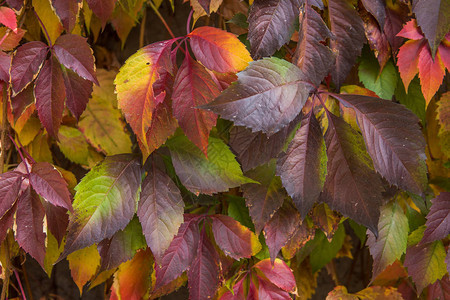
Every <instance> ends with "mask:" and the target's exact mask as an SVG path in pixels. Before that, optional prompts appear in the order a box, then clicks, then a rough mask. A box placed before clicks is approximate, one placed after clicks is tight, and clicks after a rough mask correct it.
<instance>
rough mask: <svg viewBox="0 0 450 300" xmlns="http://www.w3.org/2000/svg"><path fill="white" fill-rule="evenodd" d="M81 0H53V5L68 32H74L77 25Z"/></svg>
mask: <svg viewBox="0 0 450 300" xmlns="http://www.w3.org/2000/svg"><path fill="white" fill-rule="evenodd" d="M80 2H81V1H80V0H52V6H53V8H54V9H55V11H56V14H57V15H58V17H59V19H60V20H61V23H62V25H63V26H64V29H65V30H66V31H67V32H72V30H73V28H74V27H75V24H76V22H77V17H78V13H79V11H80V7H81V4H80Z"/></svg>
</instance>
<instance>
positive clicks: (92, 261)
mask: <svg viewBox="0 0 450 300" xmlns="http://www.w3.org/2000/svg"><path fill="white" fill-rule="evenodd" d="M67 260H68V261H69V268H70V274H71V275H72V279H73V281H75V284H76V285H77V287H78V290H79V291H80V295H82V293H83V286H84V285H85V284H86V283H87V282H88V281H89V280H90V279H91V278H92V276H94V275H95V273H96V271H97V268H98V266H99V265H100V255H99V254H98V252H97V247H95V245H92V246H90V247H86V248H83V249H80V250H77V251H75V252H73V253H71V254H70V255H69V256H68V257H67Z"/></svg>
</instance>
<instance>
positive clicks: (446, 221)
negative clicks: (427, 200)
mask: <svg viewBox="0 0 450 300" xmlns="http://www.w3.org/2000/svg"><path fill="white" fill-rule="evenodd" d="M431 203H432V205H431V208H430V212H429V213H428V215H427V222H426V223H425V225H427V229H425V232H424V233H423V238H422V240H421V243H429V242H433V241H436V240H442V239H444V238H446V237H447V236H448V235H449V234H450V193H449V192H441V193H440V194H439V196H437V197H436V198H434V199H433V200H431Z"/></svg>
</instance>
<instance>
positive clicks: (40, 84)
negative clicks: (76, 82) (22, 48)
mask: <svg viewBox="0 0 450 300" xmlns="http://www.w3.org/2000/svg"><path fill="white" fill-rule="evenodd" d="M34 95H35V97H36V109H37V111H38V115H39V119H40V120H41V123H42V125H44V127H45V129H46V130H47V132H48V133H49V134H50V135H51V136H53V137H56V136H57V135H58V129H59V126H60V124H61V121H62V117H63V110H64V99H65V98H66V92H65V89H64V80H63V77H62V71H61V68H60V66H59V64H58V62H57V61H56V59H55V58H54V57H53V56H52V57H51V58H50V59H49V60H47V61H46V62H45V64H44V66H43V67H42V70H41V72H40V74H39V77H38V79H37V80H36V84H35V86H34Z"/></svg>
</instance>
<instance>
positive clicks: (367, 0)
mask: <svg viewBox="0 0 450 300" xmlns="http://www.w3.org/2000/svg"><path fill="white" fill-rule="evenodd" d="M362 3H363V4H364V8H365V9H367V11H368V12H370V13H371V14H372V16H374V17H375V19H377V22H378V24H379V25H380V27H381V28H383V27H384V20H385V18H386V9H385V4H384V2H383V0H362Z"/></svg>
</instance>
